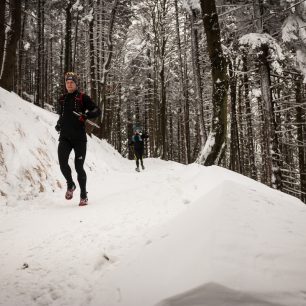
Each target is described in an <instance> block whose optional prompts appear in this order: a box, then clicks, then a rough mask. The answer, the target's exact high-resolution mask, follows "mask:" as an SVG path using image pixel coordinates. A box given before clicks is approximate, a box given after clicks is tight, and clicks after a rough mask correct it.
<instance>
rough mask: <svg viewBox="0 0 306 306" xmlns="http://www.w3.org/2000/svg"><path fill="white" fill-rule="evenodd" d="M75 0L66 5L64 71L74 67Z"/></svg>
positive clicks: (70, 0)
mask: <svg viewBox="0 0 306 306" xmlns="http://www.w3.org/2000/svg"><path fill="white" fill-rule="evenodd" d="M72 5H73V0H69V2H68V4H67V6H66V9H65V11H66V32H65V62H64V73H66V72H68V71H71V68H72V52H71V51H72V48H71V24H72V15H71V9H72Z"/></svg>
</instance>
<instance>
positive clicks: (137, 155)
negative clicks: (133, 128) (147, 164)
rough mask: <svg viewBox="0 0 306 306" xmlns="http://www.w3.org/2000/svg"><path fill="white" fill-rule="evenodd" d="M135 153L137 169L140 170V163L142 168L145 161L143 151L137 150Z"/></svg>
mask: <svg viewBox="0 0 306 306" xmlns="http://www.w3.org/2000/svg"><path fill="white" fill-rule="evenodd" d="M134 152H135V158H136V166H137V168H139V161H140V162H141V166H142V167H143V160H142V155H143V151H140V150H135V151H134Z"/></svg>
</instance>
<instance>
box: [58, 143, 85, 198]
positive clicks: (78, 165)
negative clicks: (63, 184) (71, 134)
mask: <svg viewBox="0 0 306 306" xmlns="http://www.w3.org/2000/svg"><path fill="white" fill-rule="evenodd" d="M86 145H87V142H85V141H71V140H68V139H60V142H59V145H58V160H59V164H60V168H61V171H62V173H63V175H64V177H65V179H66V181H67V186H68V188H71V187H72V184H73V180H72V176H71V168H70V166H69V164H68V160H69V155H70V153H71V151H72V149H73V150H74V153H75V158H74V164H75V170H76V172H77V174H78V182H79V185H80V189H81V198H86V194H87V193H86V179H87V177H86V172H85V170H84V168H83V166H84V162H85V156H86Z"/></svg>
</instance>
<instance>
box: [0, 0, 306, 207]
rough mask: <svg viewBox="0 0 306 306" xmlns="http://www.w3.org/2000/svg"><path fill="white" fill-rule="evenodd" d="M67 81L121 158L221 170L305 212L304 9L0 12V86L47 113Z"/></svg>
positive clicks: (123, 3)
mask: <svg viewBox="0 0 306 306" xmlns="http://www.w3.org/2000/svg"><path fill="white" fill-rule="evenodd" d="M68 71H75V72H76V73H77V74H78V75H79V78H80V90H81V91H83V92H85V93H87V94H88V95H90V96H91V98H92V99H93V100H94V101H95V102H96V103H97V104H98V105H99V107H100V108H101V109H102V115H101V117H100V118H99V119H98V120H97V123H98V124H99V125H100V128H94V129H93V128H92V127H88V133H89V134H90V133H93V134H94V135H96V136H97V137H99V138H103V139H106V140H107V141H108V142H109V143H110V144H111V145H113V146H114V148H115V149H116V150H118V152H119V153H120V154H121V155H122V156H124V157H129V158H132V152H131V151H130V150H129V147H128V139H129V138H130V137H131V136H132V132H133V125H136V124H138V125H141V126H142V127H143V129H144V130H145V131H146V132H147V133H148V134H149V136H150V137H149V139H148V141H147V143H146V156H148V157H160V158H162V159H164V160H173V161H176V162H179V163H182V164H190V163H194V162H197V163H200V164H203V165H206V166H210V165H220V166H222V167H225V168H228V169H230V170H233V171H235V172H238V173H241V174H243V175H245V176H248V177H250V178H253V179H254V180H258V181H260V182H262V183H264V184H266V185H268V186H271V187H273V188H276V189H279V190H281V191H283V192H286V193H288V194H291V195H293V196H296V197H298V198H300V199H301V200H302V201H303V202H306V155H305V148H306V130H305V129H306V125H305V123H306V122H305V113H306V91H305V89H306V88H305V80H306V79H305V77H306V1H305V0H303V1H300V0H279V1H277V0H240V1H239V0H216V1H215V0H52V1H46V0H20V1H17V0H0V72H1V73H0V86H1V87H3V88H4V89H6V90H9V91H14V92H16V93H17V94H18V95H20V96H21V97H22V98H23V99H26V100H27V101H29V102H30V103H34V104H35V105H38V106H40V107H42V108H45V109H48V110H50V111H52V112H57V110H58V100H59V97H60V96H61V95H62V94H63V92H64V91H65V86H64V85H65V84H64V74H65V72H68Z"/></svg>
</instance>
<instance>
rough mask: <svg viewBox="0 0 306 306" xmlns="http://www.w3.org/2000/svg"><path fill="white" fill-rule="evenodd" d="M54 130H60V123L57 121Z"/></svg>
mask: <svg viewBox="0 0 306 306" xmlns="http://www.w3.org/2000/svg"><path fill="white" fill-rule="evenodd" d="M55 130H56V131H57V132H60V131H61V125H60V124H59V123H57V124H56V126H55Z"/></svg>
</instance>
